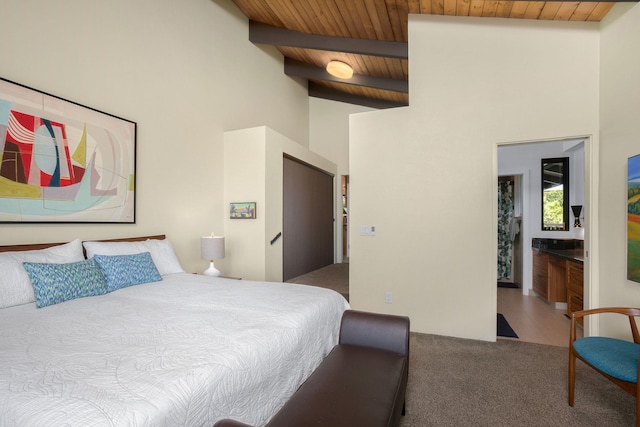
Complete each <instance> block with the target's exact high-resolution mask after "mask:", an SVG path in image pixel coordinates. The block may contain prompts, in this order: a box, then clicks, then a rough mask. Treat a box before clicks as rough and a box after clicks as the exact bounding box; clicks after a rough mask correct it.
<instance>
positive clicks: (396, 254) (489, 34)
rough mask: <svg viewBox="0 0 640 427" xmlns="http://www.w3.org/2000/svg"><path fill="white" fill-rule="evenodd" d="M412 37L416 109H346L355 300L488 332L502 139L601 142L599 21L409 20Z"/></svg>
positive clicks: (429, 327) (417, 325)
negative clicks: (363, 233)
mask: <svg viewBox="0 0 640 427" xmlns="http://www.w3.org/2000/svg"><path fill="white" fill-rule="evenodd" d="M409 40H410V43H409V50H410V51H409V56H410V58H411V61H410V62H409V66H410V73H409V75H410V76H413V77H411V80H410V85H411V99H410V103H411V105H410V107H408V108H403V109H394V110H393V111H382V112H373V113H362V114H357V115H352V116H351V131H350V132H351V140H350V152H349V156H350V176H351V189H352V198H351V202H352V203H351V219H352V224H353V227H352V232H351V259H350V262H351V264H350V270H351V273H352V274H351V282H350V285H351V290H350V292H351V293H350V296H351V301H352V304H353V306H354V307H355V308H358V309H365V310H372V311H384V312H394V313H402V314H407V315H409V316H410V317H411V322H412V329H413V330H415V331H418V332H426V333H434V334H441V335H450V336H458V337H465V338H475V339H482V340H495V333H496V320H495V316H496V285H495V283H496V249H495V248H496V186H497V181H496V176H497V144H499V143H507V142H517V141H536V140H547V139H554V138H569V137H574V136H584V135H593V138H594V139H596V140H597V135H598V127H597V124H598V76H599V69H598V52H599V49H598V43H599V34H598V26H597V24H580V23H560V22H537V21H515V20H500V19H474V18H456V17H442V16H429V15H419V16H414V15H411V16H410V17H409ZM434 41H437V42H434ZM576 69H579V70H580V72H579V73H577V72H576ZM415 76H419V77H415ZM359 225H376V226H377V236H376V237H374V238H371V237H360V236H358V235H357V234H356V232H357V229H358V226H359ZM386 291H391V292H392V293H393V303H392V304H390V305H389V304H385V303H384V293H385V292H386Z"/></svg>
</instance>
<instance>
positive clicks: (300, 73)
mask: <svg viewBox="0 0 640 427" xmlns="http://www.w3.org/2000/svg"><path fill="white" fill-rule="evenodd" d="M284 73H285V74H286V75H287V76H291V77H303V78H305V79H308V80H325V81H330V82H336V83H344V84H349V85H356V86H365V87H371V88H374V89H382V90H391V91H394V92H402V93H409V82H408V81H406V80H396V79H388V78H385V77H373V76H366V75H363V74H354V75H353V77H352V78H350V79H341V78H338V77H335V76H332V75H331V74H329V73H328V72H327V70H325V69H324V68H321V67H316V66H315V65H312V64H307V63H306V62H301V61H296V60H295V59H291V58H286V57H285V58H284Z"/></svg>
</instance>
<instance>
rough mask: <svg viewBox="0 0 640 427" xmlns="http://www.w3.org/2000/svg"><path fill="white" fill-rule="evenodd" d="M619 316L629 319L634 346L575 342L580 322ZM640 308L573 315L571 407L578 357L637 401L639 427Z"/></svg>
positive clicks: (605, 340) (616, 341)
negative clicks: (595, 316)
mask: <svg viewBox="0 0 640 427" xmlns="http://www.w3.org/2000/svg"><path fill="white" fill-rule="evenodd" d="M602 313H616V314H622V315H624V316H627V317H628V318H629V324H630V326H631V335H632V337H633V342H630V341H625V340H621V339H616V338H609V337H584V338H580V339H576V324H577V323H578V319H582V318H584V317H585V316H589V315H592V314H602ZM638 316H640V308H624V307H610V308H595V309H591V310H582V311H576V312H574V313H572V314H571V330H570V332H569V334H570V336H569V406H573V396H574V391H575V379H576V357H577V358H578V359H580V360H582V361H583V362H584V363H586V364H587V365H588V366H590V367H592V368H593V369H595V370H596V371H597V372H599V373H600V374H602V375H604V376H605V377H606V378H608V379H609V380H611V381H613V382H614V383H615V384H617V385H618V386H620V387H621V388H622V389H623V390H626V391H627V392H629V393H630V394H631V395H633V396H635V398H636V425H637V426H639V427H640V400H639V396H640V394H638V372H639V370H638V367H639V365H638V364H639V358H640V334H639V333H638V326H637V324H636V320H635V317H638Z"/></svg>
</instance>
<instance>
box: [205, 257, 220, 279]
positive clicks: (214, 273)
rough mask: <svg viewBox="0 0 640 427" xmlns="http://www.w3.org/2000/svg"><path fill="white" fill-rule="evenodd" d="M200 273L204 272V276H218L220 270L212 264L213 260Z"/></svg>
mask: <svg viewBox="0 0 640 427" xmlns="http://www.w3.org/2000/svg"><path fill="white" fill-rule="evenodd" d="M202 274H204V275H205V276H219V275H220V270H218V269H217V268H216V266H215V265H213V261H211V264H209V268H207V269H206V270H205V271H204V272H203V273H202Z"/></svg>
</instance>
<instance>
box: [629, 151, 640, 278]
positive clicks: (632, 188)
mask: <svg viewBox="0 0 640 427" xmlns="http://www.w3.org/2000/svg"><path fill="white" fill-rule="evenodd" d="M627 279H628V280H632V281H634V282H640V155H637V156H634V157H630V158H629V160H628V162H627Z"/></svg>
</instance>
